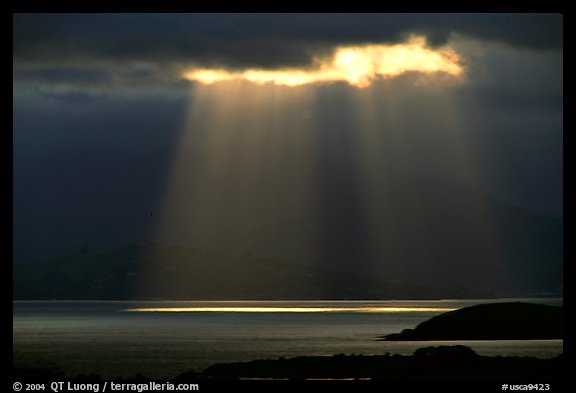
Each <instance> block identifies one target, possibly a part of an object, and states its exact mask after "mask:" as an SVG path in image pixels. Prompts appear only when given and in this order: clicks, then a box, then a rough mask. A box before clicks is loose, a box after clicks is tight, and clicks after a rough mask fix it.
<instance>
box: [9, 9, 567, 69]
mask: <svg viewBox="0 0 576 393" xmlns="http://www.w3.org/2000/svg"><path fill="white" fill-rule="evenodd" d="M410 33H423V34H426V35H427V36H428V37H429V39H430V42H431V43H433V44H442V43H444V42H445V41H446V40H447V39H448V38H449V37H450V35H451V34H452V33H459V34H462V35H466V36H471V37H473V38H478V39H486V40H494V41H500V42H504V43H508V44H510V45H514V46H519V47H525V48H531V49H550V48H552V49H558V48H561V46H562V16H561V15H553V14H544V15H543V14H49V15H47V14H41V15H30V14H17V15H15V16H14V38H13V54H14V59H15V60H16V61H32V60H42V61H54V62H61V61H63V60H66V59H79V58H80V59H93V60H94V59H106V60H114V61H151V62H173V63H186V64H190V63H200V64H205V65H211V66H215V65H220V66H226V67H246V66H260V67H275V66H293V65H304V64H309V63H310V60H311V55H312V53H318V52H321V51H322V50H329V49H330V48H332V47H333V46H335V45H339V44H353V43H368V42H397V41H399V40H402V39H403V38H405V36H406V35H408V34H410Z"/></svg>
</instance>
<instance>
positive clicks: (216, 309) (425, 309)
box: [123, 307, 456, 313]
mask: <svg viewBox="0 0 576 393" xmlns="http://www.w3.org/2000/svg"><path fill="white" fill-rule="evenodd" d="M453 310H456V309H455V308H446V307H442V308H439V307H146V308H127V309H124V310H123V311H128V312H238V313H240V312H241V313H327V312H352V313H406V312H446V311H453Z"/></svg>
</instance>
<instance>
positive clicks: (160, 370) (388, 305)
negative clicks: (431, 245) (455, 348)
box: [13, 299, 563, 378]
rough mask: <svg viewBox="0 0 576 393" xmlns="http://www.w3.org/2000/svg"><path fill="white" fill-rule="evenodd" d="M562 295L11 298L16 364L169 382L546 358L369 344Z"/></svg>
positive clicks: (501, 344) (478, 347)
mask: <svg viewBox="0 0 576 393" xmlns="http://www.w3.org/2000/svg"><path fill="white" fill-rule="evenodd" d="M503 301H526V302H532V303H543V304H551V305H562V299H498V300H494V299H467V300H388V301H364V300H362V301H190V302H188V301H186V302H182V301H138V302H134V301H133V302H128V301H68V302H61V301H15V302H13V363H14V366H15V367H56V368H59V369H61V370H63V371H64V372H66V373H67V374H68V375H77V374H88V373H96V374H99V375H101V376H103V377H105V378H114V377H119V376H133V375H135V374H137V373H140V374H142V375H144V376H147V377H151V378H170V377H173V376H175V375H178V374H179V373H182V372H184V371H188V370H195V371H202V370H203V369H205V368H206V367H208V366H210V365H212V364H215V363H225V362H237V361H250V360H254V359H277V358H280V357H285V358H288V357H296V356H317V355H322V356H330V355H336V354H364V355H381V354H385V353H391V354H402V355H410V354H412V353H413V352H414V351H415V350H416V349H417V348H422V347H426V346H437V345H458V344H460V345H466V346H469V347H471V348H473V349H474V350H475V351H476V352H477V353H479V354H481V355H486V356H534V357H539V358H550V357H554V356H556V355H558V354H560V353H562V352H563V342H562V340H509V341H508V340H505V341H449V342H441V341H426V342H422V341H420V342H410V341H403V342H388V341H376V339H377V338H378V337H379V336H382V335H386V334H389V333H396V332H400V331H401V330H403V329H406V328H413V327H415V326H416V325H417V324H418V323H420V322H422V321H424V320H427V319H429V318H431V317H433V316H435V315H438V314H441V313H443V312H446V311H450V310H454V309H457V308H461V307H466V306H470V305H474V304H481V303H494V302H503Z"/></svg>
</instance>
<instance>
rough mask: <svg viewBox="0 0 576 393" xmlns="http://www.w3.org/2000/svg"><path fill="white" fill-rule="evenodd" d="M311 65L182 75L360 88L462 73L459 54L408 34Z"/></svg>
mask: <svg viewBox="0 0 576 393" xmlns="http://www.w3.org/2000/svg"><path fill="white" fill-rule="evenodd" d="M313 64H314V66H313V67H312V68H289V69H278V70H263V69H246V70H238V71H231V70H226V69H208V68H195V69H191V70H188V71H186V72H185V73H184V74H183V77H184V78H185V79H188V80H191V81H196V82H200V83H203V84H213V83H217V82H223V81H231V80H245V81H249V82H253V83H257V84H266V83H271V84H275V85H281V86H301V85H305V84H311V83H333V82H346V83H348V84H350V85H352V86H355V87H358V88H363V87H367V86H370V85H371V84H372V82H374V81H375V80H377V79H380V78H392V77H396V76H400V75H402V74H405V73H407V72H419V73H424V74H433V73H444V74H448V75H451V76H454V77H459V76H461V75H462V74H463V72H464V68H463V65H462V64H463V61H462V57H461V56H460V55H458V53H456V51H455V50H454V49H453V48H452V47H450V46H443V47H440V48H431V47H428V46H427V42H426V38H425V37H423V36H411V37H410V38H409V39H408V40H407V41H406V42H404V43H401V44H395V45H362V46H343V47H337V48H336V49H335V50H334V52H333V53H332V55H331V56H329V57H317V58H315V59H314V62H313Z"/></svg>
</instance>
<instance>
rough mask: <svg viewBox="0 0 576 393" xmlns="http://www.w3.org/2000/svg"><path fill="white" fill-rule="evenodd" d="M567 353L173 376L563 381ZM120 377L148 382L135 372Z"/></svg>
mask: <svg viewBox="0 0 576 393" xmlns="http://www.w3.org/2000/svg"><path fill="white" fill-rule="evenodd" d="M563 364H564V357H563V354H560V355H558V356H556V357H554V358H551V359H539V358H535V357H517V356H510V357H509V356H506V357H503V356H481V355H478V354H477V353H476V352H474V351H473V350H472V349H471V348H469V347H466V346H462V345H455V346H438V347H426V348H420V349H418V350H416V351H415V352H414V354H412V355H409V356H404V355H391V354H388V353H387V354H385V355H343V354H341V355H334V356H303V357H295V358H286V359H284V358H280V359H274V360H253V361H250V362H237V363H219V364H215V365H213V366H210V367H208V368H207V369H206V370H204V371H202V372H196V371H193V370H190V371H187V372H184V373H181V374H179V375H178V376H176V377H174V378H172V381H173V382H182V381H239V380H267V379H282V380H291V381H302V380H314V379H329V380H334V379H336V380H338V379H352V380H372V381H378V380H508V381H511V380H530V381H532V382H533V383H536V382H538V381H550V380H561V379H562V378H563ZM13 377H14V379H15V380H22V381H25V380H51V381H53V380H63V379H69V380H77V381H85V380H86V381H88V380H91V381H100V380H109V379H108V378H106V379H103V378H102V377H101V376H99V375H96V374H89V375H85V374H83V375H77V376H74V377H72V378H70V377H69V376H67V375H66V374H65V373H64V372H62V371H60V370H58V369H40V368H38V369H33V368H14V370H13ZM116 380H118V381H145V380H147V377H146V376H143V375H140V374H137V375H135V376H133V377H128V378H117V379H116Z"/></svg>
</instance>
